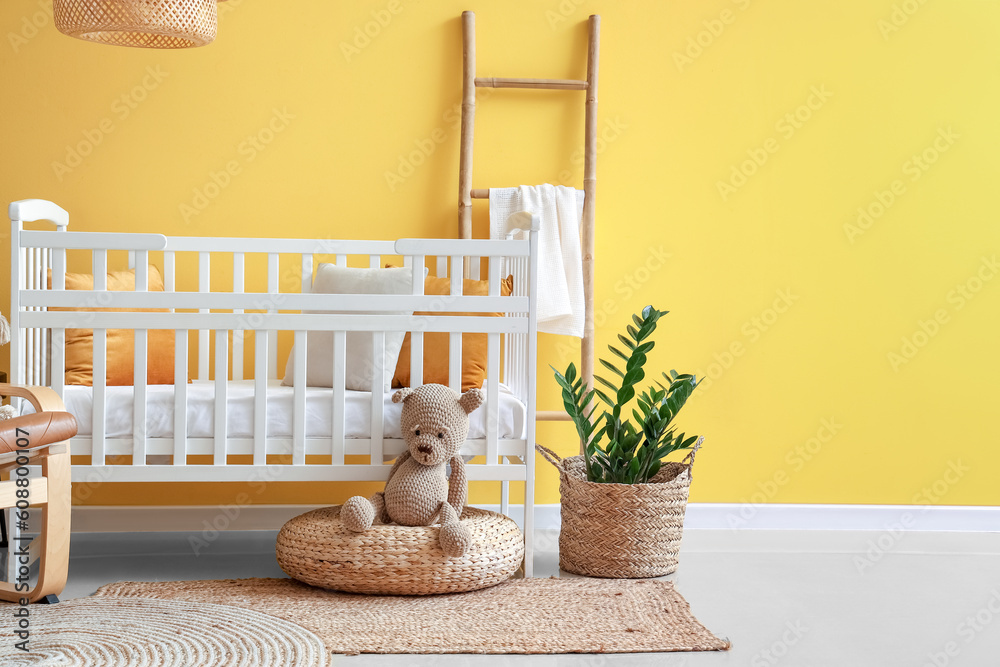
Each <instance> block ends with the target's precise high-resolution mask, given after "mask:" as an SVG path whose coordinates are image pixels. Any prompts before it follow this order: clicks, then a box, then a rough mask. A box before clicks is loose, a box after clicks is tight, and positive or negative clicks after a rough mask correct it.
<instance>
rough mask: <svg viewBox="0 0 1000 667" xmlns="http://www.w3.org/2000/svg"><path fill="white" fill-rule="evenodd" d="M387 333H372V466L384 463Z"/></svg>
mask: <svg viewBox="0 0 1000 667" xmlns="http://www.w3.org/2000/svg"><path fill="white" fill-rule="evenodd" d="M384 380H385V332H384V331H373V332H372V392H371V399H372V403H371V405H372V414H371V417H372V421H371V436H372V446H371V456H372V459H371V464H372V465H380V464H381V463H383V461H382V414H383V411H384V410H385V385H384Z"/></svg>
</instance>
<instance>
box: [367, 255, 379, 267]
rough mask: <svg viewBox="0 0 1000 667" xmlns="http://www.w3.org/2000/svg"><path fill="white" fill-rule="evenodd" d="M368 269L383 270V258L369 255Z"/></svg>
mask: <svg viewBox="0 0 1000 667" xmlns="http://www.w3.org/2000/svg"><path fill="white" fill-rule="evenodd" d="M368 268H370V269H380V268H382V256H381V255H368Z"/></svg>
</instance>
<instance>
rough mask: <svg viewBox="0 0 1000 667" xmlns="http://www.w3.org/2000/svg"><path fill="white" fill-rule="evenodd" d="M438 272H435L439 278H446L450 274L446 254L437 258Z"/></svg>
mask: <svg viewBox="0 0 1000 667" xmlns="http://www.w3.org/2000/svg"><path fill="white" fill-rule="evenodd" d="M436 270H437V273H436V274H435V275H436V276H437V277H438V278H446V277H447V276H448V258H447V257H445V256H444V255H442V256H440V257H438V258H437V267H436Z"/></svg>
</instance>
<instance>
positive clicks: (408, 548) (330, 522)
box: [275, 505, 524, 595]
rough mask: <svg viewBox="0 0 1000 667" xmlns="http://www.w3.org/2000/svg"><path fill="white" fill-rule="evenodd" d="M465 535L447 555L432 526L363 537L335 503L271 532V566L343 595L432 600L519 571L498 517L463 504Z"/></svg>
mask: <svg viewBox="0 0 1000 667" xmlns="http://www.w3.org/2000/svg"><path fill="white" fill-rule="evenodd" d="M462 523H464V524H465V525H466V526H468V528H469V530H470V532H471V533H472V546H471V547H470V548H469V551H468V552H467V553H466V554H465V555H464V556H459V557H456V558H449V557H448V556H445V555H444V552H443V551H442V550H441V545H440V543H439V542H438V532H439V531H440V526H397V525H375V526H372V527H371V528H370V529H369V530H367V531H365V532H364V533H354V532H351V531H349V530H347V529H346V528H344V525H343V523H342V522H341V520H340V506H339V505H337V506H334V507H324V508H322V509H318V510H313V511H311V512H306V513H305V514H302V515H299V516H297V517H295V518H294V519H292V520H291V521H289V522H288V523H286V524H285V525H284V526H283V527H282V528H281V531H280V532H279V533H278V543H277V546H276V549H275V550H276V552H277V556H278V564H279V565H280V566H281V569H282V570H284V571H285V572H286V573H287V574H288V575H289V576H291V577H293V578H295V579H298V580H299V581H302V582H304V583H307V584H311V585H313V586H319V587H321V588H330V589H333V590H338V591H347V592H349V593H370V594H384V595H432V594H435V593H461V592H464V591H474V590H477V589H480V588H487V587H489V586H495V585H496V584H499V583H500V582H502V581H506V580H507V579H509V578H510V577H511V576H513V574H514V573H515V572H516V571H517V569H518V568H519V567H520V566H521V561H522V560H523V558H524V539H523V537H522V535H521V530H520V528H518V527H517V524H516V523H514V521H513V519H510V518H508V517H506V516H504V515H503V514H497V513H496V512H489V511H486V510H481V509H476V508H474V507H466V508H465V512H464V513H463V514H462Z"/></svg>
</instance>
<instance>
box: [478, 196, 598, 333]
mask: <svg viewBox="0 0 1000 667" xmlns="http://www.w3.org/2000/svg"><path fill="white" fill-rule="evenodd" d="M520 211H528V212H530V213H537V214H538V216H539V218H540V222H541V229H540V230H539V233H538V330H539V331H541V332H544V333H554V334H564V335H567V336H576V337H578V338H582V337H583V324H584V322H583V320H584V301H583V254H582V251H581V248H580V221H581V219H582V218H583V191H582V190H576V189H574V188H568V187H566V186H563V185H558V186H557V185H549V184H545V185H522V186H520V187H518V188H490V237H491V238H494V239H502V238H505V234H506V223H507V218H509V217H510V216H511V215H512V214H513V213H518V212H520ZM520 233H521V234H523V232H520ZM515 238H517V237H515Z"/></svg>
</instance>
